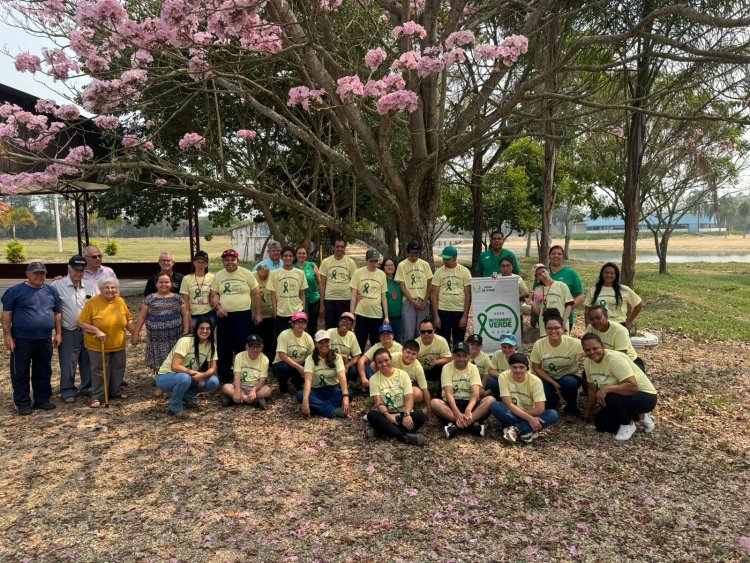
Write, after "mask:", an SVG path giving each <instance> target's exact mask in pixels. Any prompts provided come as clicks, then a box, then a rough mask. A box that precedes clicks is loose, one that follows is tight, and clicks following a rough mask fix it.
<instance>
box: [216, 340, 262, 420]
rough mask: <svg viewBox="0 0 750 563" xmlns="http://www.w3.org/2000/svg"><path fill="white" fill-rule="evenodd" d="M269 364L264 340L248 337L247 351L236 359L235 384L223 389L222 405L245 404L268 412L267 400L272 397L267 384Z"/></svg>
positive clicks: (228, 384)
mask: <svg viewBox="0 0 750 563" xmlns="http://www.w3.org/2000/svg"><path fill="white" fill-rule="evenodd" d="M269 364H270V362H269V361H268V357H267V356H266V355H265V354H264V353H263V339H262V338H261V337H260V335H259V334H251V335H250V336H248V337H247V345H246V346H245V351H244V352H240V353H239V354H237V355H236V356H235V357H234V367H233V371H234V382H233V383H226V384H224V385H222V387H221V392H222V393H223V394H224V397H223V402H222V404H223V405H224V406H225V407H228V406H229V405H231V404H233V403H234V404H236V405H239V404H242V403H245V404H247V405H253V406H256V407H258V408H259V409H261V410H266V399H267V398H268V397H270V396H271V387H269V386H268V384H267V382H268V367H269Z"/></svg>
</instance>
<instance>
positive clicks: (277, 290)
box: [266, 247, 318, 338]
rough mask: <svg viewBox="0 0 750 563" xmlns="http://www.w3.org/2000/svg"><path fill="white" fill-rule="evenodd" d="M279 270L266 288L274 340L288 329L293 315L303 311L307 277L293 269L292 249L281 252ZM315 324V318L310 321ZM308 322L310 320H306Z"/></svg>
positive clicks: (272, 274) (269, 278) (274, 272)
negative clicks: (273, 319)
mask: <svg viewBox="0 0 750 563" xmlns="http://www.w3.org/2000/svg"><path fill="white" fill-rule="evenodd" d="M281 263H282V266H281V268H277V269H276V270H274V271H272V272H271V275H270V276H269V277H268V284H267V285H266V287H267V288H268V289H269V291H270V292H271V308H272V314H273V317H274V318H275V319H276V322H275V328H274V330H275V333H276V338H278V337H279V334H281V333H282V332H284V331H285V330H286V329H288V328H289V323H290V322H291V320H292V315H293V314H294V313H299V312H300V311H304V310H305V290H306V289H307V287H308V286H307V277H305V273H304V272H303V271H302V270H300V269H298V268H295V267H294V249H293V248H291V247H286V248H284V250H282V251H281ZM312 321H313V323H317V322H318V319H317V317H316V318H314V319H312ZM307 322H308V323H309V322H310V319H307Z"/></svg>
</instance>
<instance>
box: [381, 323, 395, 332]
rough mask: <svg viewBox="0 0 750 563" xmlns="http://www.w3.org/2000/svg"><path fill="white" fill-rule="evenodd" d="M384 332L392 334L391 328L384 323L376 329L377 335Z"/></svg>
mask: <svg viewBox="0 0 750 563" xmlns="http://www.w3.org/2000/svg"><path fill="white" fill-rule="evenodd" d="M384 332H390V333H391V334H393V327H392V326H391V325H389V324H388V323H385V324H384V325H382V326H381V327H380V328H379V329H378V334H383V333H384Z"/></svg>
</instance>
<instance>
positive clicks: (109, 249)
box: [104, 240, 120, 256]
mask: <svg viewBox="0 0 750 563" xmlns="http://www.w3.org/2000/svg"><path fill="white" fill-rule="evenodd" d="M118 252H120V245H119V244H118V242H117V241H116V240H111V241H109V242H108V243H107V246H105V247H104V253H105V254H106V255H107V256H114V255H115V254H117V253H118Z"/></svg>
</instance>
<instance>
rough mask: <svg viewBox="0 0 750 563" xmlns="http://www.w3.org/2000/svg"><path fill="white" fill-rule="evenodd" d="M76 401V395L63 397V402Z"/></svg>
mask: <svg viewBox="0 0 750 563" xmlns="http://www.w3.org/2000/svg"><path fill="white" fill-rule="evenodd" d="M75 402H76V398H75V397H65V398H64V399H63V403H75Z"/></svg>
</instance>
